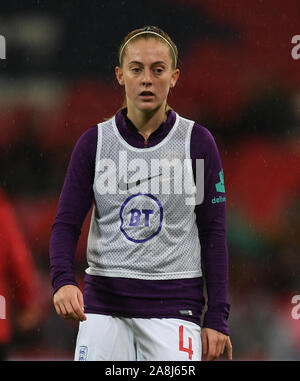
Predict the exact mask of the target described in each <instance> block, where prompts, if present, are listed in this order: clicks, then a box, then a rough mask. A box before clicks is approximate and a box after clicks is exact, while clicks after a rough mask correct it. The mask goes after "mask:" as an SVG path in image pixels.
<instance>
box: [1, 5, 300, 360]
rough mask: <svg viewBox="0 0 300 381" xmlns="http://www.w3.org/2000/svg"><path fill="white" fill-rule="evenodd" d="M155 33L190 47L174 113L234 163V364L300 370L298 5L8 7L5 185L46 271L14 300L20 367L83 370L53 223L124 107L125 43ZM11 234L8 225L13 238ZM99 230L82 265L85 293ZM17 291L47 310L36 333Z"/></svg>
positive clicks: (13, 347) (227, 163)
mask: <svg viewBox="0 0 300 381" xmlns="http://www.w3.org/2000/svg"><path fill="white" fill-rule="evenodd" d="M144 25H157V26H159V27H161V28H162V29H164V30H166V31H167V32H168V33H169V34H170V36H171V37H172V38H173V39H174V41H175V42H176V43H177V46H178V49H179V54H180V64H179V67H180V68H181V78H180V81H179V84H178V86H177V87H176V88H175V89H174V90H173V91H172V93H171V94H170V98H169V104H170V105H171V106H172V107H173V108H174V109H175V110H176V111H177V112H178V113H180V114H181V115H183V116H185V117H187V118H191V119H194V120H197V121H198V122H199V123H201V124H202V125H204V126H206V127H207V128H208V129H209V130H210V131H211V132H212V133H213V135H214V136H215V139H216V141H217V144H218V146H219V149H220V152H221V156H222V160H223V166H224V173H225V185H226V191H227V208H228V245H229V254H230V274H229V275H230V284H229V292H230V295H229V296H230V302H231V303H232V312H231V314H230V319H229V323H230V328H231V332H232V334H231V341H232V343H233V355H234V359H235V360H299V359H300V320H297V319H293V318H292V314H291V311H292V308H293V307H294V305H293V304H292V303H291V300H292V297H293V296H294V295H299V294H300V276H299V274H300V271H299V270H300V213H299V212H300V192H299V190H300V181H299V180H300V176H299V175H300V145H299V134H300V59H299V60H295V59H293V58H292V56H291V50H292V48H293V45H292V44H291V39H292V37H293V36H294V35H297V34H298V35H299V34H300V2H299V0H286V1H280V0H273V1H272V0H244V1H242V2H241V1H237V0H227V1H222V0H173V1H171V0H170V1H167V0H152V1H151V2H143V1H138V0H132V1H128V0H124V1H119V0H118V1H108V0H107V1H106V0H103V1H96V0H90V1H87V2H84V1H70V0H65V1H62V2H59V1H43V0H40V1H39V0H37V1H26V2H25V1H15V0H11V1H3V2H1V5H0V34H1V35H3V36H4V37H5V38H6V59H5V60H0V185H1V187H2V190H4V192H5V193H6V196H7V198H8V200H9V202H10V203H11V206H12V208H13V211H14V213H15V216H16V220H17V225H18V227H19V229H20V231H21V234H22V235H23V237H24V239H25V240H26V242H27V245H28V251H29V252H30V253H31V256H32V260H31V263H32V264H33V266H34V270H31V271H33V273H31V274H33V275H31V276H32V279H34V280H32V284H33V285H34V287H33V288H34V292H33V294H30V292H32V291H30V290H29V289H28V291H26V290H25V288H26V287H25V286H23V284H22V281H18V282H15V284H12V286H11V287H10V291H11V292H10V294H9V296H8V294H7V298H9V301H8V302H11V303H12V310H11V312H10V314H9V316H8V318H9V317H10V316H11V317H12V325H13V331H12V336H11V337H10V338H8V340H9V345H8V356H7V358H8V359H10V360H69V359H72V356H73V348H74V344H75V340H76V333H77V324H76V323H72V322H70V321H64V320H62V319H60V318H59V317H58V316H57V315H56V313H55V310H54V307H53V305H52V289H51V284H50V278H49V258H48V246H49V238H50V233H51V225H52V223H53V219H54V217H55V213H56V207H57V202H58V197H59V194H60V190H61V187H62V184H63V181H64V175H65V172H66V168H67V165H68V161H69V158H70V154H71V152H72V149H73V146H74V143H75V142H76V140H77V139H78V137H79V136H80V135H81V134H82V133H83V132H84V131H85V130H86V129H87V128H89V127H90V126H92V125H94V124H96V123H98V122H100V121H102V120H103V118H105V117H109V116H111V115H113V114H114V112H115V111H116V110H117V109H118V108H119V107H120V105H121V104H122V100H123V92H122V90H121V89H120V88H119V85H118V84H117V81H116V80H115V78H114V67H115V65H116V64H117V51H118V47H119V44H120V42H121V40H122V39H123V37H124V36H125V35H126V34H127V33H128V32H129V31H130V30H132V29H134V28H139V27H142V26H144ZM7 224H8V222H7V220H4V219H1V221H0V225H2V228H1V229H2V230H1V233H0V235H1V234H4V233H2V232H3V228H4V227H5V226H6V225H7ZM88 226H89V220H88V219H87V221H86V223H85V224H84V227H83V229H82V234H81V238H80V241H79V244H78V250H77V256H76V260H75V271H76V274H77V278H78V280H79V282H82V278H83V275H84V269H85V268H86V260H85V241H86V237H87V231H88ZM4 255H5V252H4V251H3V250H2V248H1V247H0V259H1V256H4ZM1 263H2V262H1V261H0V266H1ZM25 267H26V266H25ZM25 267H24V269H25ZM14 270H16V269H14ZM22 271H23V268H22ZM22 271H21V272H22ZM24 271H25V270H24ZM19 272H20V271H19ZM14 276H15V275H14V274H13V273H12V274H11V275H10V277H11V278H10V280H11V281H15V279H14ZM23 276H24V274H23ZM20 279H22V277H21V278H20ZM29 288H30V287H29ZM16 290H19V291H20V290H21V291H22V290H23V291H24V290H25V291H26V292H27V297H28V298H29V299H30V303H29V304H30V305H33V306H35V307H34V309H33V310H32V311H31V318H29V320H30V319H31V323H28V324H26V323H25V324H23V325H22V323H21V324H20V322H19V320H20V319H18V306H17V304H18V299H17V296H16V294H17V292H16ZM0 291H1V290H0ZM25 291H24V292H25ZM0 294H1V292H0ZM25 298H26V295H25ZM27 303H28V302H27ZM32 314H36V316H35V317H32ZM35 318H36V319H35ZM25 320H26V319H25ZM3 322H4V320H0V327H1V324H2V325H3ZM0 333H1V329H0ZM4 336H5V335H4ZM4 336H3V337H4ZM0 337H1V335H0ZM3 340H4V339H3ZM4 341H5V340H4Z"/></svg>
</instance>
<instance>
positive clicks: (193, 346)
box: [132, 319, 202, 361]
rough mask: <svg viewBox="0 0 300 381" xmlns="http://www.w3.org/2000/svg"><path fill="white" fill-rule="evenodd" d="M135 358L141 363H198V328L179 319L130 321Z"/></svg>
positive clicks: (199, 349) (199, 334)
mask: <svg viewBox="0 0 300 381" xmlns="http://www.w3.org/2000/svg"><path fill="white" fill-rule="evenodd" d="M132 320H133V322H134V324H133V327H134V333H135V340H136V342H137V359H138V360H141V361H189V360H193V361H200V360H201V355H202V344H201V328H200V326H199V325H197V324H195V323H192V322H190V321H185V320H181V319H132Z"/></svg>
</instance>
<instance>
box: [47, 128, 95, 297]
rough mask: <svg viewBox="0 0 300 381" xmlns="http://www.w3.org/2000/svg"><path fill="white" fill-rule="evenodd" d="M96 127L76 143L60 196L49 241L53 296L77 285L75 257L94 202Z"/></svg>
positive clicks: (90, 129)
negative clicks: (74, 270)
mask: <svg viewBox="0 0 300 381" xmlns="http://www.w3.org/2000/svg"><path fill="white" fill-rule="evenodd" d="M97 131H98V130H97V126H94V127H91V128H89V129H88V130H87V131H86V132H85V133H84V134H83V135H82V136H81V137H80V138H79V139H78V141H77V143H76V145H75V147H74V150H73V152H72V155H71V159H70V162H69V165H68V169H67V173H66V177H65V181H64V184H63V188H62V191H61V194H60V198H59V202H58V209H57V215H56V218H55V220H54V223H53V226H52V233H51V238H50V269H51V272H50V275H51V280H52V286H53V291H54V293H55V292H56V291H57V290H58V289H59V288H60V287H62V286H63V285H66V284H73V285H77V282H76V279H75V277H74V272H73V263H74V257H75V253H76V248H77V242H78V239H79V236H80V234H81V228H82V225H83V222H84V220H85V217H86V215H87V213H88V211H89V210H90V208H91V205H92V201H93V182H94V173H95V156H96V148H97Z"/></svg>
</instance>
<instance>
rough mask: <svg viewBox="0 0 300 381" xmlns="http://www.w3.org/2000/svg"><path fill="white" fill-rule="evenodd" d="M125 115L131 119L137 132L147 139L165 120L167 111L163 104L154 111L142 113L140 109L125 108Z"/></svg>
mask: <svg viewBox="0 0 300 381" xmlns="http://www.w3.org/2000/svg"><path fill="white" fill-rule="evenodd" d="M127 117H128V118H129V119H130V120H131V122H132V123H133V124H134V126H135V127H136V128H137V129H138V131H139V133H140V134H141V135H143V137H144V138H145V139H146V140H147V139H148V137H149V136H150V135H151V134H152V132H154V131H155V130H157V129H158V127H159V126H160V125H161V123H163V122H164V121H166V119H167V113H166V107H165V105H162V107H160V108H159V109H158V110H155V111H154V112H148V113H144V112H141V111H140V110H133V109H132V108H130V107H129V108H128V109H127Z"/></svg>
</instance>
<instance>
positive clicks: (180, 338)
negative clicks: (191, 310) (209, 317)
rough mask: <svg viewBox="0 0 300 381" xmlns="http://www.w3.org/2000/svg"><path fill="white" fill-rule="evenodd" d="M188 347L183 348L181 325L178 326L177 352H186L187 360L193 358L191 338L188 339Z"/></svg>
mask: <svg viewBox="0 0 300 381" xmlns="http://www.w3.org/2000/svg"><path fill="white" fill-rule="evenodd" d="M188 339H189V347H188V348H186V347H184V346H183V325H181V326H179V350H180V351H182V352H187V353H188V354H189V360H192V358H193V353H194V351H193V348H192V338H191V337H189V338H188Z"/></svg>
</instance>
